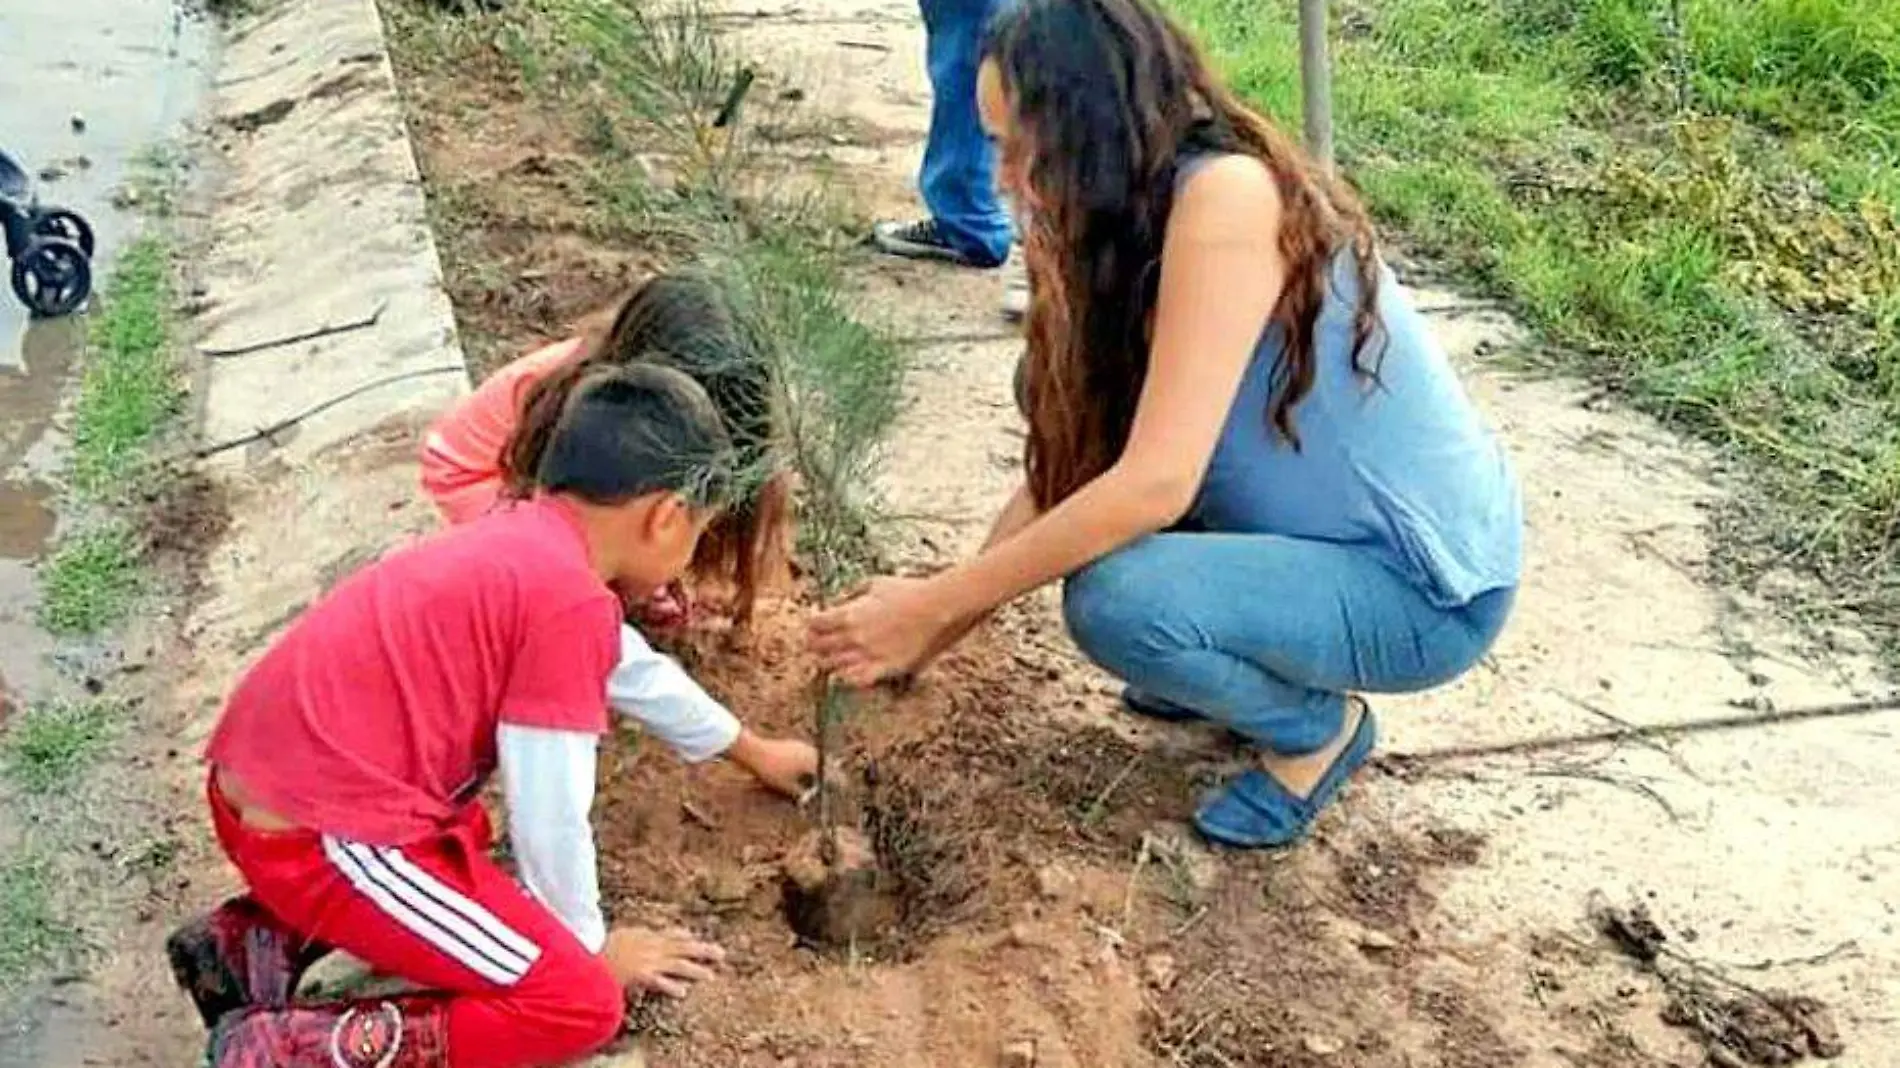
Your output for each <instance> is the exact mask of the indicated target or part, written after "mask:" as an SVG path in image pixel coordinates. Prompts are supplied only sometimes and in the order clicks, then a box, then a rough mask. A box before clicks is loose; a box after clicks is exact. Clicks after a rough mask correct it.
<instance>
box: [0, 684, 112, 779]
mask: <svg viewBox="0 0 1900 1068" xmlns="http://www.w3.org/2000/svg"><path fill="white" fill-rule="evenodd" d="M122 712H123V709H122V708H121V706H120V705H118V704H117V703H116V702H112V701H102V700H97V699H94V700H86V701H58V702H50V703H45V704H37V705H31V706H29V707H28V708H27V709H26V711H24V712H22V713H21V714H20V715H19V716H18V717H17V718H16V719H14V720H13V722H12V723H11V724H9V725H8V727H7V730H6V733H5V734H0V772H4V773H5V775H6V778H7V780H8V781H10V782H12V783H13V784H14V785H16V786H17V787H19V788H20V789H21V790H23V791H25V792H27V793H30V794H47V793H52V792H54V791H56V790H60V789H62V788H64V787H67V786H69V785H71V784H72V783H73V781H74V780H75V779H77V778H78V776H79V774H80V773H81V772H83V771H84V770H85V769H86V768H87V767H89V766H90V765H91V764H92V762H93V760H94V759H95V758H96V757H97V756H98V755H99V753H100V751H101V750H102V749H103V748H104V746H105V744H106V743H107V742H108V741H110V740H111V737H112V733H113V731H114V730H115V728H116V727H117V724H118V720H119V717H120V715H121V713H122Z"/></svg>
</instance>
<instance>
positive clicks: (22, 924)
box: [0, 848, 75, 993]
mask: <svg viewBox="0 0 1900 1068" xmlns="http://www.w3.org/2000/svg"><path fill="white" fill-rule="evenodd" d="M74 944H75V938H74V935H73V933H72V930H71V928H70V927H68V926H67V925H66V924H64V923H62V922H61V921H60V918H59V916H58V914H57V913H56V912H55V910H54V908H53V891H52V873H51V871H50V869H49V867H48V865H47V864H46V862H45V861H44V860H43V859H41V858H39V857H37V856H32V855H28V854H25V853H23V852H22V851H20V850H19V849H17V848H11V849H9V850H8V851H7V854H6V856H4V857H0V993H5V992H9V991H13V990H17V989H19V988H20V987H21V986H23V985H25V984H26V983H28V982H31V981H32V980H33V979H34V978H35V977H37V976H39V975H41V974H43V973H44V972H45V971H46V970H47V969H49V968H51V967H53V966H54V965H56V964H57V963H58V962H59V961H60V960H62V959H63V958H64V957H65V956H66V955H67V954H68V953H69V952H71V950H72V949H73V947H74Z"/></svg>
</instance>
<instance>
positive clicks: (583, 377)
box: [534, 364, 736, 508]
mask: <svg viewBox="0 0 1900 1068" xmlns="http://www.w3.org/2000/svg"><path fill="white" fill-rule="evenodd" d="M734 460H735V457H734V450H733V446H732V435H731V434H729V433H727V432H726V424H725V420H723V419H721V418H720V417H719V411H718V409H716V408H714V407H713V403H712V398H710V397H708V396H707V395H706V391H705V389H704V388H702V387H701V386H700V384H699V383H697V382H695V381H693V380H692V378H690V377H689V376H687V375H686V374H684V373H682V372H680V371H675V370H673V369H672V368H670V367H659V366H656V365H653V364H632V365H629V366H626V367H606V366H594V367H589V368H587V369H586V370H584V371H582V372H581V373H580V374H579V375H578V376H577V377H576V380H575V382H574V385H573V387H572V389H570V390H569V391H568V395H567V397H566V399H565V402H564V403H563V404H562V405H561V412H560V416H559V418H558V419H557V420H556V421H555V424H554V426H553V427H552V428H550V429H549V431H548V434H547V448H545V449H543V450H542V452H541V456H540V458H539V462H538V464H537V466H536V470H535V478H534V481H535V485H536V486H538V487H539V488H541V489H542V490H545V491H547V492H549V493H564V494H567V495H569V496H572V497H578V498H580V499H581V500H584V501H588V502H590V503H592V504H604V505H613V504H624V503H626V502H627V501H631V500H634V499H635V498H638V497H644V496H646V495H647V494H649V493H662V492H670V493H678V494H680V495H681V496H683V497H685V498H686V500H687V502H688V503H690V504H692V505H694V506H695V507H701V508H707V507H721V506H722V505H723V503H724V501H725V500H726V498H727V496H728V495H729V494H730V492H731V488H732V486H731V484H732V480H733V477H734V475H735V473H736V472H735V470H734Z"/></svg>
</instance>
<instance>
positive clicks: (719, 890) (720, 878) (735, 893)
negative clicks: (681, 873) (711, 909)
mask: <svg viewBox="0 0 1900 1068" xmlns="http://www.w3.org/2000/svg"><path fill="white" fill-rule="evenodd" d="M699 893H700V896H701V897H704V898H705V899H706V902H707V904H711V905H736V904H738V903H739V902H741V901H744V900H745V899H746V898H748V897H750V896H752V881H751V880H750V879H748V878H746V874H745V872H744V871H742V870H741V869H738V868H715V869H713V870H711V871H705V872H701V873H700V875H699Z"/></svg>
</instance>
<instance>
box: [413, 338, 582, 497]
mask: <svg viewBox="0 0 1900 1068" xmlns="http://www.w3.org/2000/svg"><path fill="white" fill-rule="evenodd" d="M582 343H583V342H582V339H581V338H577V337H576V338H569V339H567V340H566V341H557V342H555V343H554V344H552V345H548V346H545V347H543V348H539V349H536V350H535V351H533V352H530V353H528V354H527V355H526V356H523V357H521V358H519V359H517V360H515V361H514V362H513V363H510V364H508V365H507V366H505V367H503V368H502V369H501V370H499V371H496V372H495V373H494V374H492V375H489V376H488V378H487V379H486V380H484V381H483V382H482V384H481V385H480V386H479V387H477V388H476V390H475V392H473V393H470V394H469V395H468V396H467V397H464V398H463V399H462V401H461V402H460V403H459V404H457V405H455V407H453V408H450V409H449V410H448V411H446V412H443V413H442V415H441V416H439V417H438V418H437V419H436V421H435V422H434V423H433V424H431V425H430V427H429V432H428V433H427V434H426V435H425V436H424V437H423V441H422V488H423V491H424V492H426V493H427V494H428V495H429V498H430V499H431V500H433V501H434V502H435V506H436V508H437V509H438V510H439V511H440V512H441V513H442V517H443V518H444V519H445V520H447V521H448V522H449V523H452V524H460V523H466V522H468V521H469V520H471V519H473V518H475V517H476V516H478V515H481V514H483V513H485V512H487V511H489V510H490V509H491V508H493V507H494V504H495V500H496V499H497V498H498V497H500V496H501V450H502V448H503V447H504V446H506V445H507V444H508V439H509V438H510V437H513V436H514V432H515V426H516V425H517V424H518V423H519V422H520V420H521V400H522V398H523V397H524V396H525V395H526V394H527V392H528V389H529V388H530V387H532V386H533V385H534V384H535V383H536V382H538V381H540V380H541V379H542V378H543V377H545V376H547V375H548V374H549V373H550V372H552V371H554V370H555V369H556V368H558V367H560V366H561V365H562V364H564V363H566V362H568V361H569V360H572V359H574V358H576V357H578V356H579V355H580V352H581V345H582Z"/></svg>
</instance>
